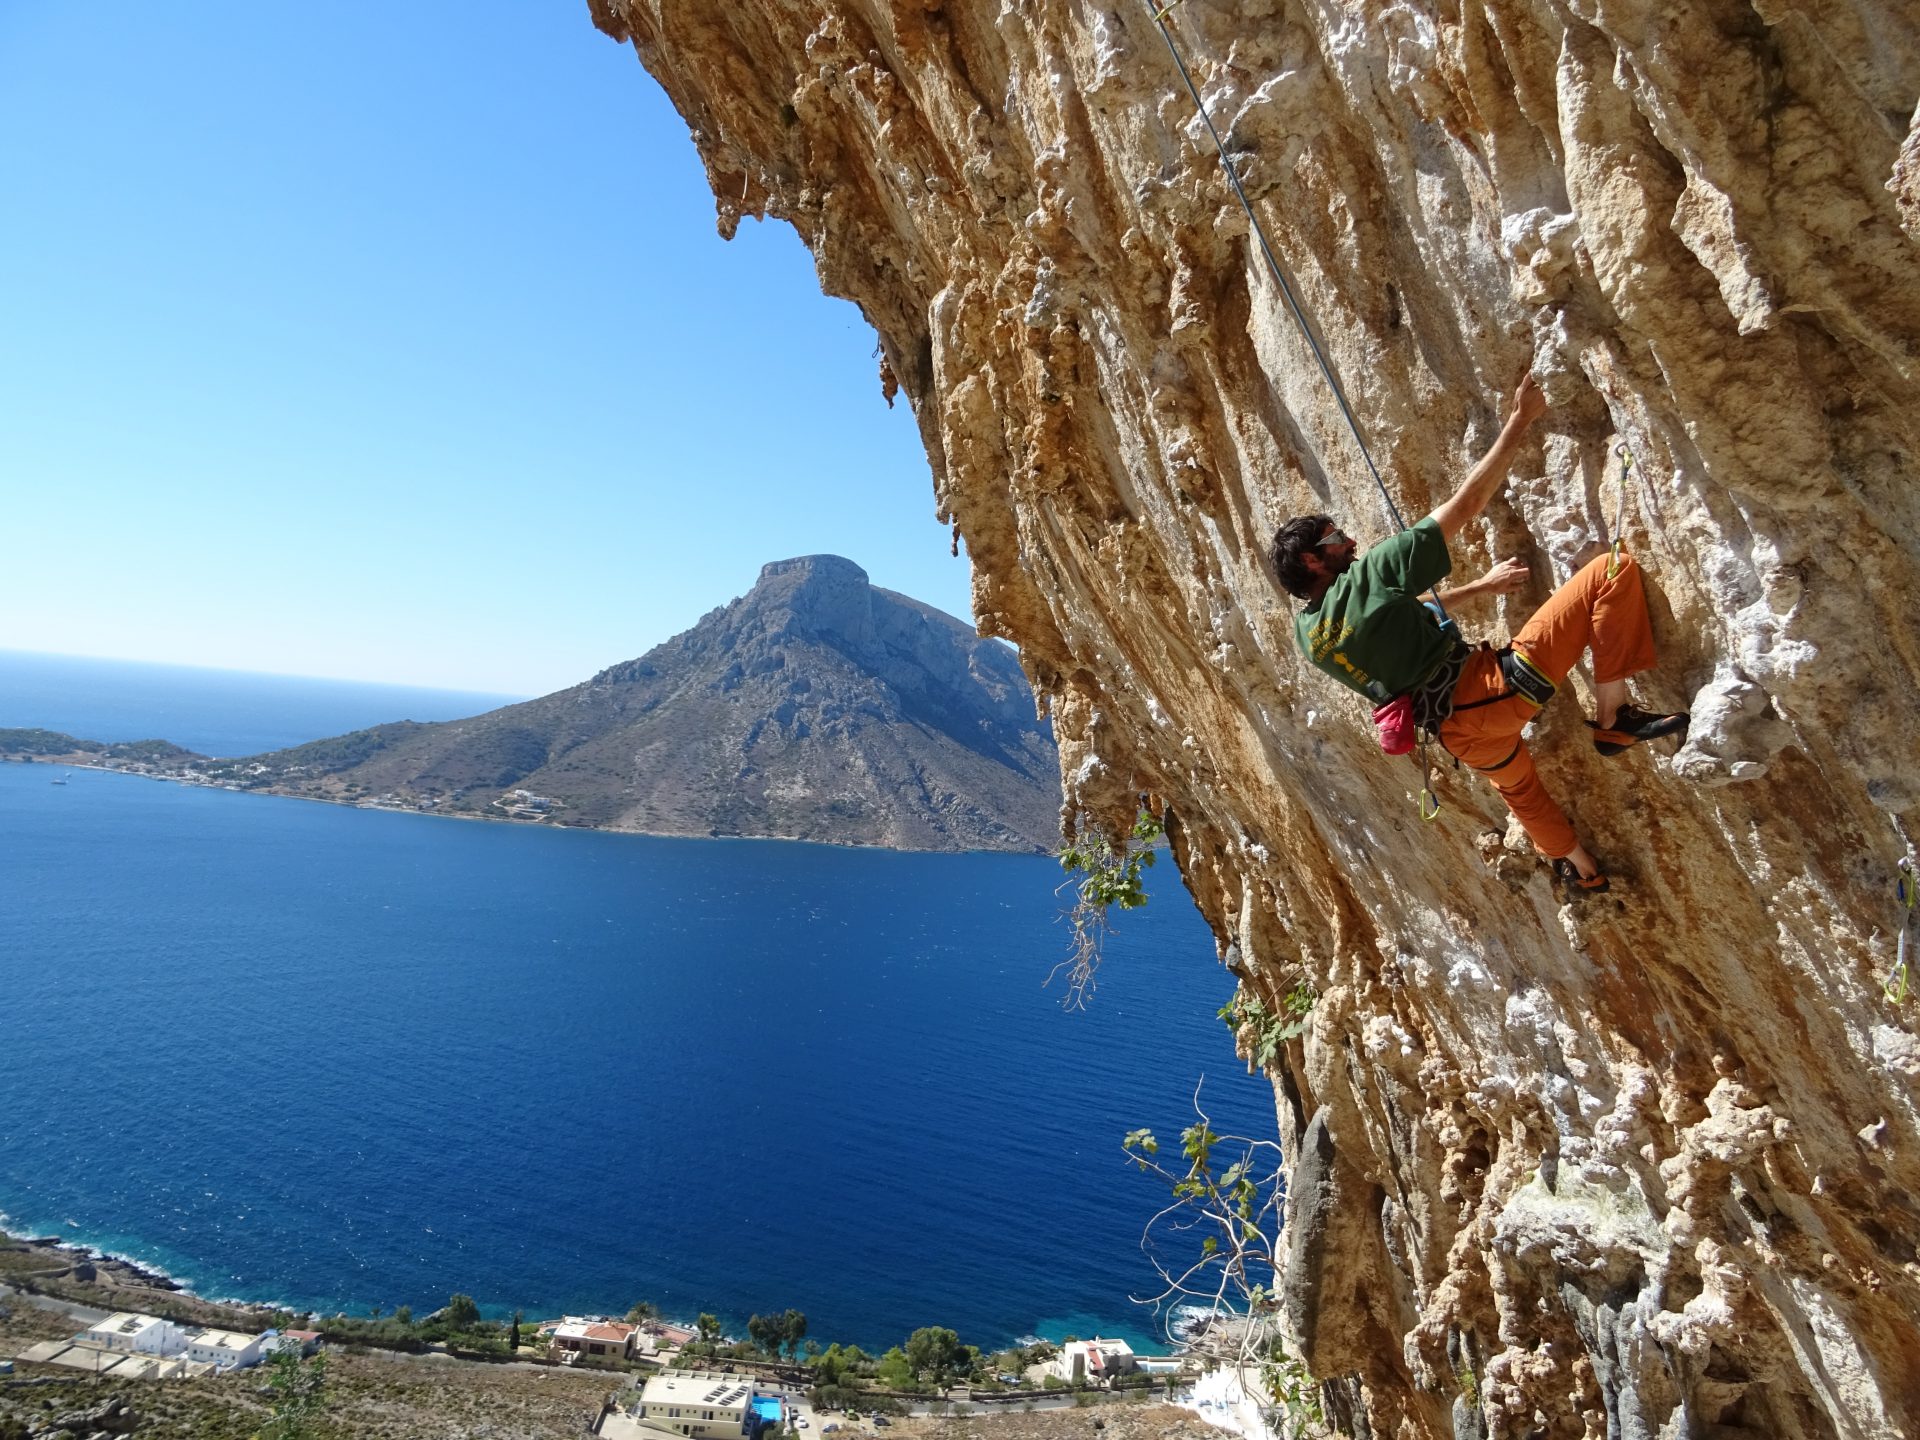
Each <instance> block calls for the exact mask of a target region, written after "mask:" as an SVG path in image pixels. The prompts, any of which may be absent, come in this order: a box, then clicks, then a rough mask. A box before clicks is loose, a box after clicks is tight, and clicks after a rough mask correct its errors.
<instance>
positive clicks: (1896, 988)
mask: <svg viewBox="0 0 1920 1440" xmlns="http://www.w3.org/2000/svg"><path fill="white" fill-rule="evenodd" d="M1916 889H1920V885H1916V883H1915V879H1914V873H1913V857H1912V856H1911V855H1908V856H1906V857H1905V858H1903V859H1902V860H1901V861H1900V872H1899V876H1898V878H1897V879H1895V881H1894V882H1893V893H1894V895H1895V896H1896V897H1897V898H1898V899H1899V901H1900V906H1901V909H1902V911H1903V912H1904V913H1903V914H1902V915H1901V916H1900V944H1899V948H1898V949H1897V950H1896V951H1895V958H1894V962H1893V969H1892V970H1891V971H1889V972H1888V974H1887V983H1886V984H1884V985H1882V986H1881V987H1880V992H1881V993H1882V994H1883V995H1885V996H1886V997H1887V999H1888V1000H1890V1001H1892V1002H1893V1003H1894V1004H1895V1005H1901V1004H1904V1003H1905V1002H1906V998H1907V990H1908V982H1909V980H1910V978H1911V972H1910V971H1909V970H1908V968H1907V936H1908V934H1909V933H1911V931H1912V930H1913V916H1914V905H1913V901H1914V892H1915V890H1916Z"/></svg>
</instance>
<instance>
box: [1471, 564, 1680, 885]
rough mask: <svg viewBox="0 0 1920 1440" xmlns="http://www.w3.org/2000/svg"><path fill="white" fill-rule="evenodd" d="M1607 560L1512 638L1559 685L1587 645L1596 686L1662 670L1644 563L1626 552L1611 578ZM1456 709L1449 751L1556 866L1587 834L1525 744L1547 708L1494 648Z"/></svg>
mask: <svg viewBox="0 0 1920 1440" xmlns="http://www.w3.org/2000/svg"><path fill="white" fill-rule="evenodd" d="M1608 563H1609V557H1607V556H1605V555H1601V556H1599V557H1597V558H1595V559H1594V560H1591V561H1589V562H1588V563H1587V564H1586V565H1585V566H1584V567H1583V568H1582V569H1581V570H1580V572H1579V573H1578V574H1576V575H1575V576H1574V577H1573V578H1572V579H1571V580H1569V581H1567V583H1566V584H1564V585H1562V586H1561V587H1560V588H1559V589H1558V590H1556V591H1554V592H1553V596H1552V598H1551V599H1549V600H1548V601H1547V603H1546V604H1544V605H1542V606H1541V607H1540V608H1539V609H1538V610H1537V611H1535V612H1534V615H1533V618H1532V619H1531V620H1529V621H1527V623H1526V624H1525V625H1523V626H1521V627H1520V633H1519V634H1518V635H1515V636H1514V637H1513V649H1514V651H1515V652H1516V653H1517V654H1520V655H1524V656H1526V658H1527V662H1528V663H1529V664H1530V665H1532V666H1533V668H1534V669H1536V670H1538V671H1539V672H1540V673H1541V674H1542V675H1544V676H1546V677H1547V679H1549V680H1551V681H1552V682H1553V683H1554V684H1555V685H1559V684H1560V683H1561V682H1562V681H1564V680H1565V679H1566V678H1567V672H1568V671H1569V670H1571V669H1572V668H1573V667H1574V665H1575V663H1577V662H1578V661H1579V659H1580V656H1581V654H1582V653H1583V652H1584V651H1586V650H1588V649H1591V650H1592V651H1593V678H1594V681H1595V683H1596V684H1605V683H1606V682H1607V681H1609V680H1624V679H1626V678H1627V677H1628V676H1629V675H1637V674H1638V673H1639V672H1640V671H1642V670H1651V669H1652V668H1653V663H1654V656H1653V626H1652V624H1651V623H1650V622H1649V621H1648V619H1647V597H1646V592H1645V591H1644V590H1642V589H1641V585H1640V567H1639V566H1638V565H1636V564H1634V563H1633V557H1632V556H1631V555H1622V556H1621V557H1620V568H1619V570H1618V571H1617V572H1616V573H1615V574H1614V576H1613V578H1612V579H1608V578H1607V565H1608ZM1475 702H1489V703H1480V704H1476V703H1475ZM1453 704H1454V712H1453V714H1452V715H1450V716H1449V717H1448V718H1447V722H1446V723H1445V724H1444V725H1442V726H1441V727H1440V743H1441V744H1442V745H1443V746H1445V747H1446V749H1447V752H1448V753H1449V754H1451V755H1453V756H1455V757H1456V758H1457V759H1459V760H1460V762H1461V763H1462V764H1466V765H1471V766H1472V767H1473V768H1474V769H1476V770H1478V771H1480V772H1481V773H1482V774H1484V775H1485V776H1486V777H1487V778H1488V779H1489V780H1491V781H1492V782H1493V788H1494V789H1496V790H1498V791H1499V792H1500V798H1501V799H1502V800H1505V801H1506V802H1507V808H1508V809H1509V810H1511V811H1512V812H1513V813H1514V816H1515V818H1517V819H1518V820H1519V821H1520V824H1521V825H1522V826H1523V827H1525V829H1526V832H1527V835H1528V838H1530V839H1531V840H1532V841H1533V843H1534V844H1535V845H1536V846H1538V847H1539V850H1540V853H1541V854H1543V855H1545V856H1547V857H1549V858H1550V859H1555V860H1557V859H1559V858H1560V857H1561V856H1563V855H1566V854H1568V853H1569V852H1570V851H1572V849H1573V847H1574V846H1575V845H1577V844H1579V843H1580V842H1579V837H1578V836H1576V835H1575V834H1574V833H1573V826H1572V825H1571V824H1569V823H1568V821H1567V817H1566V814H1565V812H1564V811H1562V810H1561V808H1560V807H1559V805H1557V804H1555V803H1554V799H1553V797H1552V796H1551V795H1549V794H1548V793H1547V787H1546V786H1545V785H1543V784H1541V782H1540V775H1539V772H1538V771H1536V770H1535V769H1534V768H1533V757H1532V756H1531V755H1529V754H1528V753H1527V745H1526V742H1525V741H1524V740H1522V739H1521V738H1520V732H1521V730H1522V729H1524V728H1525V726H1526V724H1527V722H1528V721H1529V720H1531V719H1533V717H1534V716H1535V715H1536V714H1538V713H1539V712H1538V710H1537V709H1536V708H1535V706H1534V705H1533V703H1532V702H1531V701H1529V700H1528V699H1526V697H1524V696H1521V695H1515V694H1512V693H1510V692H1509V691H1508V690H1507V683H1506V680H1505V678H1504V677H1503V676H1502V675H1501V674H1500V665H1499V660H1498V657H1497V656H1496V654H1495V652H1494V651H1492V650H1489V649H1487V648H1485V647H1484V646H1483V647H1481V648H1480V649H1478V650H1476V651H1474V652H1473V654H1471V655H1469V656H1468V657H1467V663H1466V667H1465V668H1464V669H1463V670H1462V671H1461V672H1460V679H1459V681H1458V683H1456V684H1455V685H1454V687H1453ZM1464 707H1471V708H1464Z"/></svg>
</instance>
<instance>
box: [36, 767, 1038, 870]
mask: <svg viewBox="0 0 1920 1440" xmlns="http://www.w3.org/2000/svg"><path fill="white" fill-rule="evenodd" d="M83 753H84V752H83ZM206 758H209V759H215V758H218V757H213V756H209V757H206ZM0 765H51V766H56V767H58V768H60V769H63V770H92V771H95V772H97V773H99V774H102V775H126V776H130V777H132V778H133V779H136V780H159V781H163V782H165V783H166V784H170V785H180V786H184V787H186V788H187V789H190V790H222V791H226V792H227V793H229V794H233V795H257V796H264V797H266V798H268V799H273V800H302V801H305V802H307V803H308V804H312V805H334V806H338V807H339V808H341V809H344V810H371V811H377V812H379V813H381V814H386V815H413V816H417V817H419V818H421V819H424V820H471V821H478V822H480V823H481V824H486V825H518V826H520V827H522V828H524V829H528V830H549V831H555V832H561V831H576V832H578V833H581V834H585V835H632V836H635V837H638V838H641V839H648V840H716V841H749V842H767V843H772V844H779V845H822V846H825V847H827V848H828V849H831V850H861V851H880V852H882V853H885V854H894V855H1026V856H1032V857H1035V858H1041V857H1049V858H1050V856H1051V852H1050V851H1046V850H1040V849H1032V850H1024V849H1022V850H996V849H989V848H984V847H958V848H938V849H936V848H933V847H929V846H921V845H872V844H867V843H865V842H863V841H858V840H820V839H816V838H814V837H811V836H805V835H713V834H698V833H694V832H691V831H680V830H629V829H624V828H620V827H615V826H610V825H569V824H548V823H547V822H546V821H545V820H525V819H522V818H521V817H519V816H517V815H483V814H478V813H456V812H454V811H449V810H422V809H417V808H415V807H412V806H408V805H381V804H378V803H376V802H373V801H368V800H336V799H334V798H332V797H331V796H327V795H296V794H294V793H293V792H291V791H288V790H277V789H273V788H271V787H268V786H246V785H227V784H221V783H219V782H216V781H210V780H203V779H196V778H194V777H192V776H188V775H169V774H166V773H164V772H159V771H153V770H145V769H134V768H132V767H131V766H129V765H103V764H101V763H100V762H99V761H98V760H97V759H92V758H87V759H82V758H79V756H78V755H67V756H58V755H6V756H0Z"/></svg>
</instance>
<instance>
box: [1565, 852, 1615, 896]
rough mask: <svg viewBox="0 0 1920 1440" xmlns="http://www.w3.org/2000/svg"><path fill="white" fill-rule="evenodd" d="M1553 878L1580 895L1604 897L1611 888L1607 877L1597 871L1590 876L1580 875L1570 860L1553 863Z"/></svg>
mask: <svg viewBox="0 0 1920 1440" xmlns="http://www.w3.org/2000/svg"><path fill="white" fill-rule="evenodd" d="M1553 877H1554V879H1556V880H1558V881H1559V882H1560V883H1561V884H1563V885H1565V886H1566V887H1567V889H1569V890H1572V891H1574V892H1576V893H1578V894H1582V895H1604V894H1606V893H1607V891H1609V890H1611V889H1612V888H1613V885H1612V884H1611V883H1610V882H1609V881H1608V879H1607V877H1606V876H1604V875H1602V874H1601V873H1600V872H1599V871H1598V870H1596V871H1594V872H1593V874H1591V875H1582V874H1581V873H1580V871H1579V869H1578V868H1577V867H1576V866H1575V865H1574V863H1573V862H1572V861H1571V860H1556V861H1554V862H1553Z"/></svg>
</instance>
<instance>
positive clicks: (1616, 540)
mask: <svg viewBox="0 0 1920 1440" xmlns="http://www.w3.org/2000/svg"><path fill="white" fill-rule="evenodd" d="M1613 453H1614V454H1615V455H1616V456H1618V457H1619V459H1620V497H1619V499H1617V500H1615V501H1614V505H1613V558H1612V559H1610V560H1608V561H1607V578H1608V579H1609V580H1611V579H1613V577H1614V576H1616V575H1618V574H1619V573H1620V541H1621V540H1622V538H1624V537H1623V535H1622V533H1621V530H1620V527H1621V525H1623V524H1624V523H1625V522H1626V518H1627V476H1628V474H1629V473H1630V472H1631V471H1632V470H1633V452H1632V451H1631V450H1629V449H1627V442H1626V441H1624V440H1622V441H1621V442H1620V443H1619V444H1618V445H1615V446H1614V447H1613Z"/></svg>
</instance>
